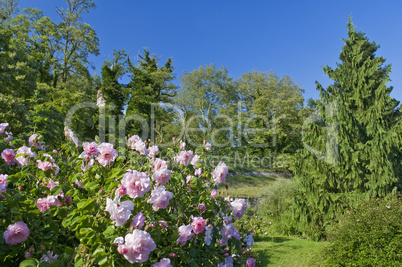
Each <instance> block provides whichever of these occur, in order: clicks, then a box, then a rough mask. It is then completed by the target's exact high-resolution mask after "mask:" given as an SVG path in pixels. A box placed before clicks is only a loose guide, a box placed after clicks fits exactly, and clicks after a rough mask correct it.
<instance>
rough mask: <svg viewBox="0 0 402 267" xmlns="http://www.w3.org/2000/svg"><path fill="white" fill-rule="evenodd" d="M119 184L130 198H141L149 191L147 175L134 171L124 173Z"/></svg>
mask: <svg viewBox="0 0 402 267" xmlns="http://www.w3.org/2000/svg"><path fill="white" fill-rule="evenodd" d="M121 184H122V185H123V186H124V187H125V188H126V189H127V194H128V195H129V196H130V197H131V198H136V197H143V196H144V195H145V193H146V192H148V191H149V190H150V189H151V182H150V181H149V177H148V175H146V174H145V173H143V172H138V171H135V170H133V171H132V172H126V173H125V174H124V176H123V179H122V180H121Z"/></svg>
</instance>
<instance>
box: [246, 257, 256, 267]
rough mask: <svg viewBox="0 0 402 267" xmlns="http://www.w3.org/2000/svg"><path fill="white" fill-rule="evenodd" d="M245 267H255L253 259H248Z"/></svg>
mask: <svg viewBox="0 0 402 267" xmlns="http://www.w3.org/2000/svg"><path fill="white" fill-rule="evenodd" d="M246 267H255V260H254V259H253V258H249V259H248V260H247V262H246Z"/></svg>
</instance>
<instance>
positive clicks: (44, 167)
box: [36, 160, 59, 175]
mask: <svg viewBox="0 0 402 267" xmlns="http://www.w3.org/2000/svg"><path fill="white" fill-rule="evenodd" d="M36 162H37V163H38V168H39V169H41V170H43V171H45V172H46V171H48V170H52V171H54V175H57V174H58V173H59V166H57V165H56V164H55V163H51V162H49V161H44V162H42V161H41V160H37V161H36Z"/></svg>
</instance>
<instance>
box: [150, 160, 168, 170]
mask: <svg viewBox="0 0 402 267" xmlns="http://www.w3.org/2000/svg"><path fill="white" fill-rule="evenodd" d="M152 165H153V166H154V169H155V172H157V171H160V170H162V169H167V164H166V161H164V160H161V159H155V161H154V162H153V163H152Z"/></svg>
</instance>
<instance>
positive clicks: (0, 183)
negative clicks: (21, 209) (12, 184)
mask: <svg viewBox="0 0 402 267" xmlns="http://www.w3.org/2000/svg"><path fill="white" fill-rule="evenodd" d="M7 179H8V175H7V174H0V192H4V193H5V192H6V188H7V186H8V183H7ZM0 197H4V195H2V194H1V193H0Z"/></svg>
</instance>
